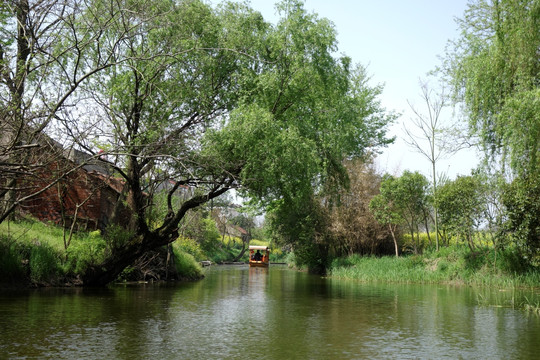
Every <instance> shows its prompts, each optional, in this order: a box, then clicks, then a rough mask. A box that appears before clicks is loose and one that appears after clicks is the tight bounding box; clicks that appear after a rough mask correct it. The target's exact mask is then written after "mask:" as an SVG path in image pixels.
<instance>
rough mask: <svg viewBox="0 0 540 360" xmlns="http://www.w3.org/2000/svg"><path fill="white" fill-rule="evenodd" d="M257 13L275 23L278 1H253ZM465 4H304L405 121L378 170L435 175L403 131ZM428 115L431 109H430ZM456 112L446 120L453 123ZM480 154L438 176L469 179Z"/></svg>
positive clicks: (368, 0)
mask: <svg viewBox="0 0 540 360" xmlns="http://www.w3.org/2000/svg"><path fill="white" fill-rule="evenodd" d="M250 4H251V6H252V8H253V9H255V10H257V11H259V12H261V14H262V15H263V17H264V18H265V19H266V20H267V21H270V22H273V23H275V22H276V21H277V19H278V17H277V14H276V11H275V8H274V4H275V1H274V0H251V1H250ZM466 5H467V0H406V1H405V0H305V8H306V10H307V11H308V12H310V13H313V12H314V13H317V14H318V15H319V17H324V18H328V19H329V20H331V21H332V22H333V23H334V25H335V28H336V31H337V33H338V35H337V39H338V42H339V43H338V47H339V50H338V53H339V54H344V55H347V56H349V57H351V59H352V60H353V62H354V63H360V64H362V65H363V66H365V67H366V68H367V72H368V74H369V75H370V76H371V81H370V85H372V86H375V85H377V84H382V85H383V86H384V90H383V93H382V95H381V97H380V100H381V104H382V106H383V107H385V108H386V109H387V110H390V111H395V112H397V113H400V114H401V116H400V117H399V118H398V120H397V121H396V122H395V123H394V125H392V126H391V128H390V131H389V135H391V136H396V137H397V139H396V142H395V144H393V145H390V146H389V147H388V148H386V149H385V150H384V152H383V153H382V154H381V155H380V156H379V157H378V159H377V164H378V169H379V171H381V172H383V173H384V172H388V173H391V174H394V175H400V174H401V172H402V171H403V170H411V171H420V172H421V173H423V174H424V175H426V176H430V174H431V172H430V171H431V165H430V162H429V161H428V160H427V159H426V158H425V157H423V156H422V155H420V154H419V153H418V152H416V151H415V150H414V149H413V148H411V147H409V146H408V145H407V144H406V143H405V142H404V141H403V136H404V131H403V127H404V126H408V127H409V128H412V127H411V124H410V122H411V120H412V118H413V117H414V116H413V114H412V111H411V109H410V107H409V104H408V102H410V103H411V104H413V105H414V106H415V107H416V108H417V109H419V110H420V111H421V112H423V109H424V108H425V104H424V103H423V102H422V99H421V98H420V94H421V90H420V86H419V81H420V79H427V73H428V72H430V71H432V70H433V69H435V67H436V66H438V65H439V64H440V63H441V60H440V56H443V55H444V50H445V47H446V45H447V42H448V40H451V39H455V38H457V37H458V35H459V31H458V27H457V23H456V21H455V18H456V17H462V15H463V13H464V10H465V9H466ZM426 110H427V109H426ZM452 114H453V111H452V109H447V110H446V112H445V113H443V116H444V117H445V119H446V121H452V120H453V117H452V116H453V115H452ZM477 159H478V154H476V152H475V151H473V150H462V151H460V152H458V153H456V154H455V155H452V156H451V157H449V158H448V159H443V160H441V161H439V162H438V163H437V168H438V173H439V174H440V173H445V174H446V175H447V176H449V177H450V178H455V177H456V176H457V175H468V174H470V170H471V169H472V168H474V167H475V166H476V164H477V162H478V161H477Z"/></svg>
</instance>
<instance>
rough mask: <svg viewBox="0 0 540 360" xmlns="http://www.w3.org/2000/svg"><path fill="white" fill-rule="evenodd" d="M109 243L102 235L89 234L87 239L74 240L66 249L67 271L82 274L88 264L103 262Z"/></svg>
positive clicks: (65, 265)
mask: <svg viewBox="0 0 540 360" xmlns="http://www.w3.org/2000/svg"><path fill="white" fill-rule="evenodd" d="M106 248H107V243H106V242H105V240H104V239H103V238H102V237H101V236H95V235H89V236H88V237H87V238H86V239H81V240H77V241H73V242H72V243H71V245H70V246H69V248H68V249H67V251H66V259H67V261H66V262H65V264H64V270H65V271H66V272H70V273H73V274H75V275H82V274H84V273H85V272H86V270H87V268H88V266H90V265H95V264H99V263H101V262H102V261H103V260H104V259H105V249H106Z"/></svg>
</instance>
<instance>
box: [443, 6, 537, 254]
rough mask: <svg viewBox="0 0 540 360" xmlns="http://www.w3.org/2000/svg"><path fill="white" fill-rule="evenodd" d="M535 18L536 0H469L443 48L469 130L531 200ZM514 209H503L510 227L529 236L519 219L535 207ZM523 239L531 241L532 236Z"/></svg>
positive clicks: (534, 172) (534, 137) (534, 173)
mask: <svg viewBox="0 0 540 360" xmlns="http://www.w3.org/2000/svg"><path fill="white" fill-rule="evenodd" d="M539 19H540V2H538V1H537V0H496V1H486V0H478V1H475V2H471V3H470V4H469V7H468V9H467V10H466V12H465V14H464V17H463V18H462V19H460V20H459V25H460V28H461V30H462V35H461V37H460V38H459V39H458V40H457V41H456V42H454V44H453V46H452V47H450V48H449V49H450V50H449V52H448V54H447V59H446V60H447V61H446V67H445V69H446V74H447V75H448V76H449V79H450V81H451V83H452V84H453V85H454V89H455V95H456V100H458V101H461V102H462V103H463V104H464V109H465V111H466V114H467V115H468V117H469V124H470V128H471V130H472V131H473V132H474V133H475V134H478V135H479V137H480V138H481V140H482V142H483V145H484V148H485V149H486V153H487V154H488V155H489V156H491V159H492V160H493V161H494V162H495V161H499V160H500V161H501V163H502V164H503V169H504V171H505V172H508V169H509V170H510V175H511V177H515V178H516V180H515V181H514V182H513V184H512V186H511V188H512V189H514V190H515V191H516V192H517V193H519V194H521V195H520V199H522V200H523V201H522V204H526V203H528V204H533V203H534V202H535V201H536V200H537V198H536V195H535V194H536V190H535V189H536V188H537V187H538V185H537V184H536V182H538V181H539V180H538V179H540V177H539V170H540V168H539V156H538V155H539V151H540V147H539V146H538V144H539V142H540V117H539V116H540V115H539V114H540V111H539V110H540V108H539V106H540V105H539V104H540V87H539V82H538V78H539V74H540V62H539V61H538V48H539V46H540V21H539ZM518 186H522V187H523V188H522V189H519V190H517V187H518ZM514 190H512V192H513V191H514ZM526 199H527V200H526ZM510 208H512V209H514V210H515V207H514V206H513V205H512V206H510V207H509V209H510ZM514 210H512V211H514ZM519 213H520V214H521V215H520V216H517V217H514V215H515V214H516V212H514V213H513V214H509V216H510V217H512V218H514V221H513V224H512V225H511V226H510V228H513V229H517V228H520V229H521V230H523V231H521V230H520V231H519V234H520V236H523V237H524V239H523V240H524V241H530V240H531V239H534V238H535V231H534V230H533V227H530V226H529V225H527V224H526V223H523V224H519V219H527V218H530V219H532V218H538V217H540V212H538V208H536V207H534V206H528V207H525V208H523V209H522V210H520V211H519ZM524 229H529V230H530V231H531V233H530V234H527V233H526V232H525V231H524ZM530 245H531V250H532V249H535V248H536V246H535V245H534V241H533V242H532V243H531V244H530Z"/></svg>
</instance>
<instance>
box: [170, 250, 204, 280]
mask: <svg viewBox="0 0 540 360" xmlns="http://www.w3.org/2000/svg"><path fill="white" fill-rule="evenodd" d="M174 263H175V266H176V271H177V272H178V275H179V276H180V278H183V279H191V280H196V279H200V278H201V277H203V272H202V268H201V266H200V265H199V263H198V262H197V261H196V260H195V258H194V257H193V255H191V254H188V253H186V252H183V251H179V250H175V251H174Z"/></svg>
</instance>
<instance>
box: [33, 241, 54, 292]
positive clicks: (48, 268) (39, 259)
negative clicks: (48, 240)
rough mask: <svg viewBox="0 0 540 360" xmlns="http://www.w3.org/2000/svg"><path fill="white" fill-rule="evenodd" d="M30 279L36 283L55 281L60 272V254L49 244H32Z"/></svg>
mask: <svg viewBox="0 0 540 360" xmlns="http://www.w3.org/2000/svg"><path fill="white" fill-rule="evenodd" d="M29 260H30V261H29V265H30V280H32V282H34V283H51V282H55V281H56V279H57V277H58V274H59V272H60V261H59V260H60V256H59V254H58V253H57V252H56V251H55V250H54V249H53V248H52V247H51V246H49V245H48V244H39V245H36V246H32V248H31V250H30V259H29Z"/></svg>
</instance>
